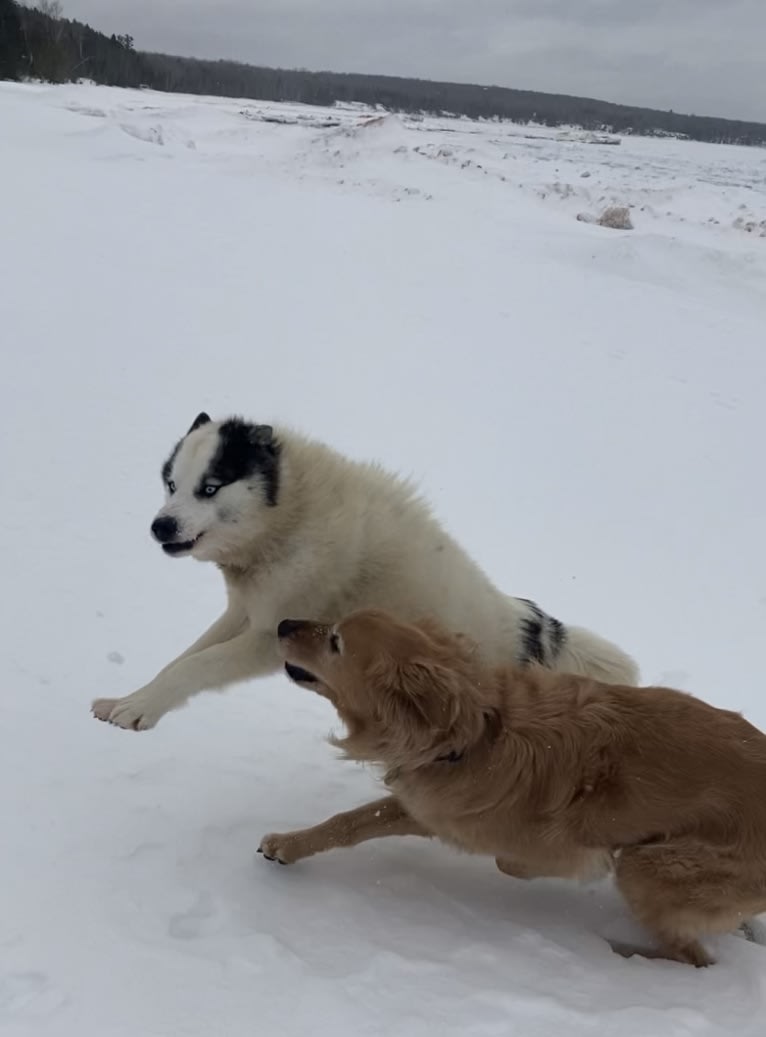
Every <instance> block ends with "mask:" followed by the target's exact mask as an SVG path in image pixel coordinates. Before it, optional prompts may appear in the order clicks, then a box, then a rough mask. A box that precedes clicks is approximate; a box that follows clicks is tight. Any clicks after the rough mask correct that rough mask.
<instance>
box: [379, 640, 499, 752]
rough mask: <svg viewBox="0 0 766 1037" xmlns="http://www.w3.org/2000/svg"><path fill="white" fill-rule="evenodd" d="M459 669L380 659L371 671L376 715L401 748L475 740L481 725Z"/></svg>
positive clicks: (425, 662) (427, 661) (429, 662)
mask: <svg viewBox="0 0 766 1037" xmlns="http://www.w3.org/2000/svg"><path fill="white" fill-rule="evenodd" d="M461 685H462V678H461V676H460V674H459V673H458V671H457V670H455V669H452V668H451V667H449V666H445V665H443V664H442V663H439V662H436V661H434V660H431V659H427V658H421V659H412V660H407V661H406V662H402V661H398V660H396V659H386V660H381V661H380V662H379V664H378V666H377V667H376V670H375V672H374V673H373V674H371V675H370V687H371V690H372V692H373V695H374V696H375V705H376V712H377V714H378V719H379V721H380V722H381V724H383V726H384V727H385V729H386V731H387V733H388V734H389V735H390V736H391V737H392V738H394V739H399V740H401V742H402V747H403V748H405V749H406V748H407V747H409V748H410V749H413V750H414V749H417V750H418V751H420V750H423V749H425V748H427V747H428V746H433V747H436V746H440V745H442V744H445V743H447V742H452V741H455V742H460V744H461V745H463V744H469V743H471V742H473V741H474V740H475V738H476V736H477V730H478V729H480V728H481V726H482V715H481V712H480V711H479V710H477V709H475V708H474V704H473V703H472V701H471V698H470V696H469V695H467V694H466V692H465V689H464V688H462V687H461Z"/></svg>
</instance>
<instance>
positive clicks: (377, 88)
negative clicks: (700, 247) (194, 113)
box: [0, 0, 766, 146]
mask: <svg viewBox="0 0 766 1037" xmlns="http://www.w3.org/2000/svg"><path fill="white" fill-rule="evenodd" d="M23 78H34V79H41V80H45V81H49V82H52V83H64V82H73V81H76V80H78V79H89V80H92V81H94V82H95V83H99V84H103V85H107V86H121V87H146V88H150V89H153V90H161V91H167V92H170V93H186V94H207V95H213V96H222V97H241V98H250V99H253V100H261V101H292V102H301V103H304V104H311V105H322V106H331V105H333V104H334V103H335V102H336V101H338V102H346V103H348V102H357V103H362V104H367V105H370V106H373V107H375V106H379V107H381V108H385V109H387V110H389V111H400V112H409V113H421V112H422V113H426V114H436V115H442V114H444V115H465V116H468V117H469V118H473V119H501V120H503V119H504V120H508V121H511V122H517V123H528V122H535V123H540V124H543V125H547V126H564V125H566V126H580V127H582V128H583V129H586V130H594V131H606V132H613V133H633V134H640V135H644V136H664V135H670V136H676V137H681V138H689V139H691V140H700V141H709V142H713V143H719V144H744V145H757V146H764V145H766V124H763V123H756V122H744V121H739V120H733V119H719V118H713V117H709V116H698V115H683V114H679V113H677V112H673V111H669V112H664V111H657V110H654V109H651V108H636V107H632V106H628V105H620V104H612V103H611V102H608V101H598V100H594V99H592V98H584V97H570V96H568V95H565V94H545V93H539V92H537V91H532V90H514V89H511V88H508V87H499V86H479V85H476V84H470V83H442V82H435V81H431V80H427V79H414V78H413V79H411V78H404V77H399V76H381V75H362V74H358V73H341V72H309V71H306V70H304V69H278V68H263V67H259V66H255V65H246V64H243V63H240V62H236V61H223V60H221V61H209V60H203V59H199V58H185V57H178V56H175V55H171V54H155V53H150V52H147V51H139V50H136V49H135V46H134V40H133V37H132V36H130V35H129V34H127V33H125V34H122V35H111V36H107V35H105V34H104V33H102V32H98V31H97V30H95V29H93V28H91V26H89V25H85V24H83V23H82V22H78V21H74V20H71V19H68V18H64V17H62V11H61V4H60V2H59V0H40V2H39V4H38V6H37V7H34V8H32V7H27V6H24V5H22V4H20V3H17V2H16V0H0V79H23Z"/></svg>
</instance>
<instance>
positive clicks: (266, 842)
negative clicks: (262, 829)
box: [258, 832, 300, 864]
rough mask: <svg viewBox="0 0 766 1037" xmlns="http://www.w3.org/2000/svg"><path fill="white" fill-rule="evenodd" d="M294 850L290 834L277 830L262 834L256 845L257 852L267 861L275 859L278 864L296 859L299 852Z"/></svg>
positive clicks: (295, 848)
mask: <svg viewBox="0 0 766 1037" xmlns="http://www.w3.org/2000/svg"><path fill="white" fill-rule="evenodd" d="M296 850H297V847H296V846H295V840H294V839H293V838H292V836H291V835H289V833H288V834H283V835H280V833H279V832H271V833H270V834H269V835H264V837H263V839H261V845H260V846H259V847H258V853H261V854H263V856H264V858H265V859H266V860H267V861H277V862H278V863H279V864H292V863H293V862H294V861H296V860H298V858H299V857H300V854H299V853H296Z"/></svg>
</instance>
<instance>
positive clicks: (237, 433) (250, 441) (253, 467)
mask: <svg viewBox="0 0 766 1037" xmlns="http://www.w3.org/2000/svg"><path fill="white" fill-rule="evenodd" d="M218 440H219V442H218V449H217V450H216V452H215V454H214V455H213V459H212V461H211V462H210V465H209V467H208V470H207V471H206V472H205V473H204V474H203V476H202V478H201V479H200V490H199V491H198V492H200V493H201V487H202V486H204V485H205V484H206V483H209V482H215V483H218V484H219V485H221V486H229V485H230V484H231V483H234V482H241V481H242V482H246V481H247V480H248V479H251V478H252V477H253V476H254V475H257V476H259V478H260V479H261V480H262V482H263V486H264V491H265V496H266V503H267V504H269V505H271V507H274V506H275V505H276V503H277V497H278V495H279V443H278V442H277V441H276V439H275V438H274V429H273V428H272V427H271V425H253V424H251V423H250V422H247V421H243V420H242V418H230V419H229V420H228V421H224V422H223V424H222V425H221V426H220V428H219V429H218Z"/></svg>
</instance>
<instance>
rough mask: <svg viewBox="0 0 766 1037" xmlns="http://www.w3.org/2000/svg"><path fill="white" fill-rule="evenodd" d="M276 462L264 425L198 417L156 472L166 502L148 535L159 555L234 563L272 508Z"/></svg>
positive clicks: (271, 433)
mask: <svg viewBox="0 0 766 1037" xmlns="http://www.w3.org/2000/svg"><path fill="white" fill-rule="evenodd" d="M279 456H280V445H279V443H278V441H277V440H276V439H275V437H274V430H273V429H272V428H271V426H270V425H253V424H250V423H249V422H246V421H243V420H242V419H241V418H229V419H227V420H226V421H211V419H210V418H209V417H208V415H207V414H200V415H199V416H198V417H197V418H196V419H195V420H194V423H193V424H192V426H191V428H190V429H189V431H188V432H187V433H186V435H185V436H184V438H183V439H182V440H180V442H179V443H178V444H177V445H176V447H175V449H174V450H173V452H172V454H171V455H170V457H169V458H168V459H167V461H166V462H165V464H164V465H163V467H162V480H163V482H164V484H165V491H166V494H167V499H166V501H165V504H164V505H163V507H162V508H161V509H160V511H159V512H158V513H157V517H156V518H155V520H154V522H152V535H153V536H154V538H155V539H156V540H157V541H159V543H160V544H162V549H163V551H164V552H165V553H166V554H168V555H172V556H173V557H181V556H183V555H192V556H193V557H194V558H197V559H199V560H200V561H213V562H222V563H224V562H226V561H227V560H231V559H233V558H235V557H236V556H237V554H238V552H240V551H242V549H244V548H246V547H247V545H248V543H250V542H251V541H252V540H253V537H254V535H255V536H257V534H258V531H259V529H260V527H261V526H262V525H265V521H263V520H265V519H266V513H267V512H268V510H269V509H271V508H273V507H275V506H276V503H277V497H278V493H279Z"/></svg>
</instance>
